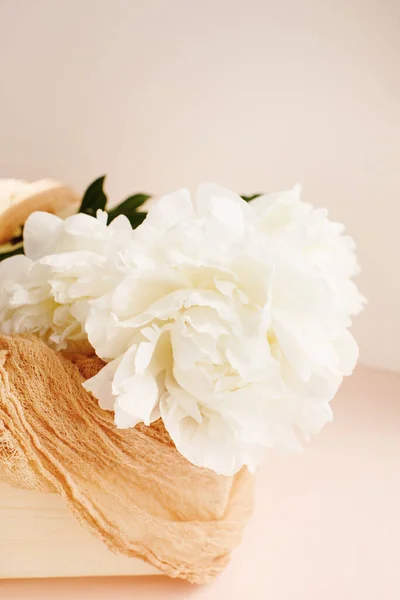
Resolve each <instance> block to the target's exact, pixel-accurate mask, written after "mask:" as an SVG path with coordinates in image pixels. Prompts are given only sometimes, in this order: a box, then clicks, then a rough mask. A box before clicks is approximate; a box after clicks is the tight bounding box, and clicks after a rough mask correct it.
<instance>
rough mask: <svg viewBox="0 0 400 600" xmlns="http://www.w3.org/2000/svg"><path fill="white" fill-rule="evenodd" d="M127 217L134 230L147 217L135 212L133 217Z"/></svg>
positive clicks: (145, 214) (144, 214)
mask: <svg viewBox="0 0 400 600" xmlns="http://www.w3.org/2000/svg"><path fill="white" fill-rule="evenodd" d="M127 217H128V219H129V222H130V224H131V225H132V229H136V227H139V225H141V224H142V223H143V221H144V220H145V218H146V217H147V213H144V212H137V213H135V214H134V215H127Z"/></svg>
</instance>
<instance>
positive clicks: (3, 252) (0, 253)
mask: <svg viewBox="0 0 400 600" xmlns="http://www.w3.org/2000/svg"><path fill="white" fill-rule="evenodd" d="M10 248H11V250H10ZM23 253H24V245H23V243H22V242H21V243H20V244H18V245H17V246H15V248H14V247H13V246H12V245H11V244H4V246H0V262H1V261H2V260H5V259H6V258H11V256H16V255H17V254H23Z"/></svg>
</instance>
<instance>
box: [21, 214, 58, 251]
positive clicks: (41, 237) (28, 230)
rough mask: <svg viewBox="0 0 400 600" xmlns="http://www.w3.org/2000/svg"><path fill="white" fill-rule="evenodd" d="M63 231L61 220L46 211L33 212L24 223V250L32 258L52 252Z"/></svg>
mask: <svg viewBox="0 0 400 600" xmlns="http://www.w3.org/2000/svg"><path fill="white" fill-rule="evenodd" d="M62 231H63V220H62V219H60V217H56V216H55V215H52V214H50V213H46V212H40V211H38V212H34V213H32V214H31V215H30V216H29V217H28V218H27V220H26V222H25V225H24V252H25V254H26V256H28V257H29V258H31V259H32V260H37V259H38V258H42V257H43V256H46V255H47V254H51V253H52V252H54V250H55V247H56V244H57V241H58V239H59V237H60V236H61V234H62Z"/></svg>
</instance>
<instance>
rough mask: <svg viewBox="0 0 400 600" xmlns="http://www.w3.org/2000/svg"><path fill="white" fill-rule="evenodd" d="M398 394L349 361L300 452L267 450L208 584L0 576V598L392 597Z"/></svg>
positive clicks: (389, 380)
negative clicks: (226, 555) (238, 532)
mask: <svg viewBox="0 0 400 600" xmlns="http://www.w3.org/2000/svg"><path fill="white" fill-rule="evenodd" d="M399 398H400V376H399V375H396V374H385V373H380V372H378V371H373V370H369V369H365V368H364V369H363V368H359V369H358V370H357V371H356V373H355V374H354V376H353V378H351V379H347V380H346V382H345V383H344V385H343V388H342V389H341V391H340V392H339V395H338V397H337V398H336V399H335V400H334V402H333V410H334V412H335V420H334V422H333V423H332V424H330V425H328V426H327V427H326V428H325V429H324V431H323V432H322V433H321V434H320V435H319V436H318V437H317V438H315V439H313V440H312V442H310V444H309V445H308V446H307V447H306V449H305V452H304V453H303V454H300V455H297V456H293V455H292V456H286V457H282V456H280V457H278V456H275V455H273V454H270V455H269V457H268V459H267V461H266V463H265V465H264V467H263V468H262V470H261V472H260V473H259V476H258V489H257V503H256V511H255V515H254V517H253V519H252V521H251V522H250V524H249V526H248V528H247V530H246V533H245V536H244V539H243V542H242V545H241V546H240V547H239V548H238V549H237V551H236V552H235V553H234V555H233V559H232V562H231V564H230V566H229V567H228V569H227V570H226V571H225V572H224V573H223V574H222V575H221V576H220V577H219V578H218V579H217V580H216V581H215V582H214V583H212V584H210V585H208V586H200V587H197V586H191V585H189V584H186V583H184V582H181V581H176V580H171V579H167V578H164V577H161V578H158V577H153V578H135V577H130V578H129V577H126V578H105V579H101V578H95V579H86V580H85V579H81V580H79V579H73V580H68V579H61V580H36V581H34V580H30V581H29V580H28V581H8V582H7V581H3V582H1V581H0V598H1V600H22V599H24V600H55V599H57V600H75V599H77V600H106V599H107V600H128V599H129V600H131V599H132V600H133V599H135V600H399V598H400V569H399V565H400V543H399V540H400V514H399V506H400V477H399V476H400V465H399V456H400V435H399V432H400V402H399Z"/></svg>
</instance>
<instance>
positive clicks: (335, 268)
mask: <svg viewBox="0 0 400 600" xmlns="http://www.w3.org/2000/svg"><path fill="white" fill-rule="evenodd" d="M103 182H104V178H100V179H99V180H97V181H96V182H94V184H92V185H91V186H90V187H89V188H88V190H87V192H86V193H85V195H84V197H83V200H82V203H81V206H80V209H79V212H78V213H76V214H72V215H70V216H67V218H65V219H63V218H61V217H60V216H56V215H55V214H49V213H48V212H33V213H32V214H31V215H30V216H29V217H28V219H27V220H26V222H25V223H24V226H23V232H20V234H19V235H17V238H14V243H15V244H16V245H15V246H13V240H11V247H10V244H9V245H8V246H7V248H6V252H5V253H3V257H5V260H3V261H2V262H1V263H0V282H1V289H0V333H3V334H7V335H9V334H24V333H34V334H36V335H37V336H40V338H42V339H43V340H44V341H45V342H46V343H48V344H49V345H51V346H53V347H54V348H55V349H57V350H62V351H64V352H69V351H73V352H77V351H78V352H81V353H82V352H83V353H85V352H86V353H93V351H94V352H95V353H96V355H97V356H98V357H99V358H101V359H102V360H103V361H104V362H105V363H106V364H105V366H104V367H103V368H102V369H101V370H100V371H99V372H98V373H97V374H96V375H95V376H94V377H92V378H90V379H89V380H87V381H86V382H85V383H84V386H85V388H86V390H88V391H90V392H91V393H92V394H93V395H94V396H95V397H96V398H97V399H98V401H99V404H100V406H101V408H103V409H105V410H108V411H113V412H114V419H115V425H116V427H118V428H132V427H135V426H137V425H138V424H140V423H144V424H145V425H150V424H151V423H153V422H155V421H157V420H159V419H161V420H162V422H163V424H164V426H165V428H166V430H167V432H168V434H169V435H170V437H171V439H172V441H173V442H174V444H175V446H176V448H177V450H178V451H179V452H180V453H181V454H182V455H183V456H184V457H186V459H187V460H188V461H190V462H191V463H193V464H194V465H197V466H199V467H207V468H208V469H212V470H213V471H215V472H216V473H219V474H222V475H232V474H234V473H237V472H238V471H239V470H240V469H241V468H242V467H243V466H247V467H248V469H249V470H250V471H251V472H254V471H255V470H256V468H257V466H258V465H259V463H260V461H261V459H262V456H263V454H264V450H265V449H266V448H273V447H278V448H282V449H285V450H297V449H298V448H300V447H301V445H300V442H299V438H301V437H302V436H304V437H306V438H308V437H309V436H310V435H311V434H314V433H316V432H318V431H319V430H320V429H321V428H322V427H323V425H324V424H325V423H326V422H327V421H329V420H331V418H332V414H331V409H330V406H329V403H330V400H331V399H332V398H333V396H334V395H335V393H336V392H337V390H338V387H339V385H340V383H341V381H342V378H343V376H344V375H349V374H350V373H351V372H352V370H353V368H354V366H355V363H356V360H357V355H358V349H357V344H356V342H355V341H354V339H353V337H352V336H351V334H350V333H349V326H350V325H351V317H352V315H355V314H357V313H358V312H360V310H361V309H362V307H363V304H364V299H363V297H362V296H361V295H360V293H359V291H358V289H357V287H356V286H355V284H354V283H353V281H352V277H353V276H354V275H356V274H357V272H358V265H357V260H356V256H355V252H354V242H353V240H352V239H351V238H350V237H348V236H347V235H345V234H344V233H343V227H342V226H341V225H339V224H337V223H334V222H331V221H329V220H328V216H327V211H326V210H325V209H315V208H313V207H312V206H311V205H310V204H308V203H305V202H303V201H302V200H301V199H300V187H299V186H296V187H294V188H293V189H292V190H290V191H285V192H282V193H277V194H268V195H256V196H253V197H241V196H239V195H237V194H235V193H234V192H231V191H229V190H226V189H224V188H222V187H219V186H217V185H211V184H205V185H201V186H200V187H199V188H198V189H197V191H196V193H195V195H194V196H193V197H192V196H191V195H190V193H189V191H188V190H186V189H182V190H179V191H177V192H174V193H171V194H168V195H166V196H164V197H162V198H159V199H158V200H157V201H155V202H154V203H153V204H152V206H151V208H150V209H149V212H148V213H147V214H146V212H144V211H143V210H142V209H143V204H144V203H145V201H146V200H147V199H148V198H149V196H148V195H147V194H136V195H134V196H132V197H130V198H128V199H127V200H126V201H125V202H123V203H122V204H121V205H119V206H118V207H117V208H114V209H112V210H109V211H106V208H107V205H106V203H107V198H106V196H105V194H104V191H103ZM21 225H23V223H21Z"/></svg>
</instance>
